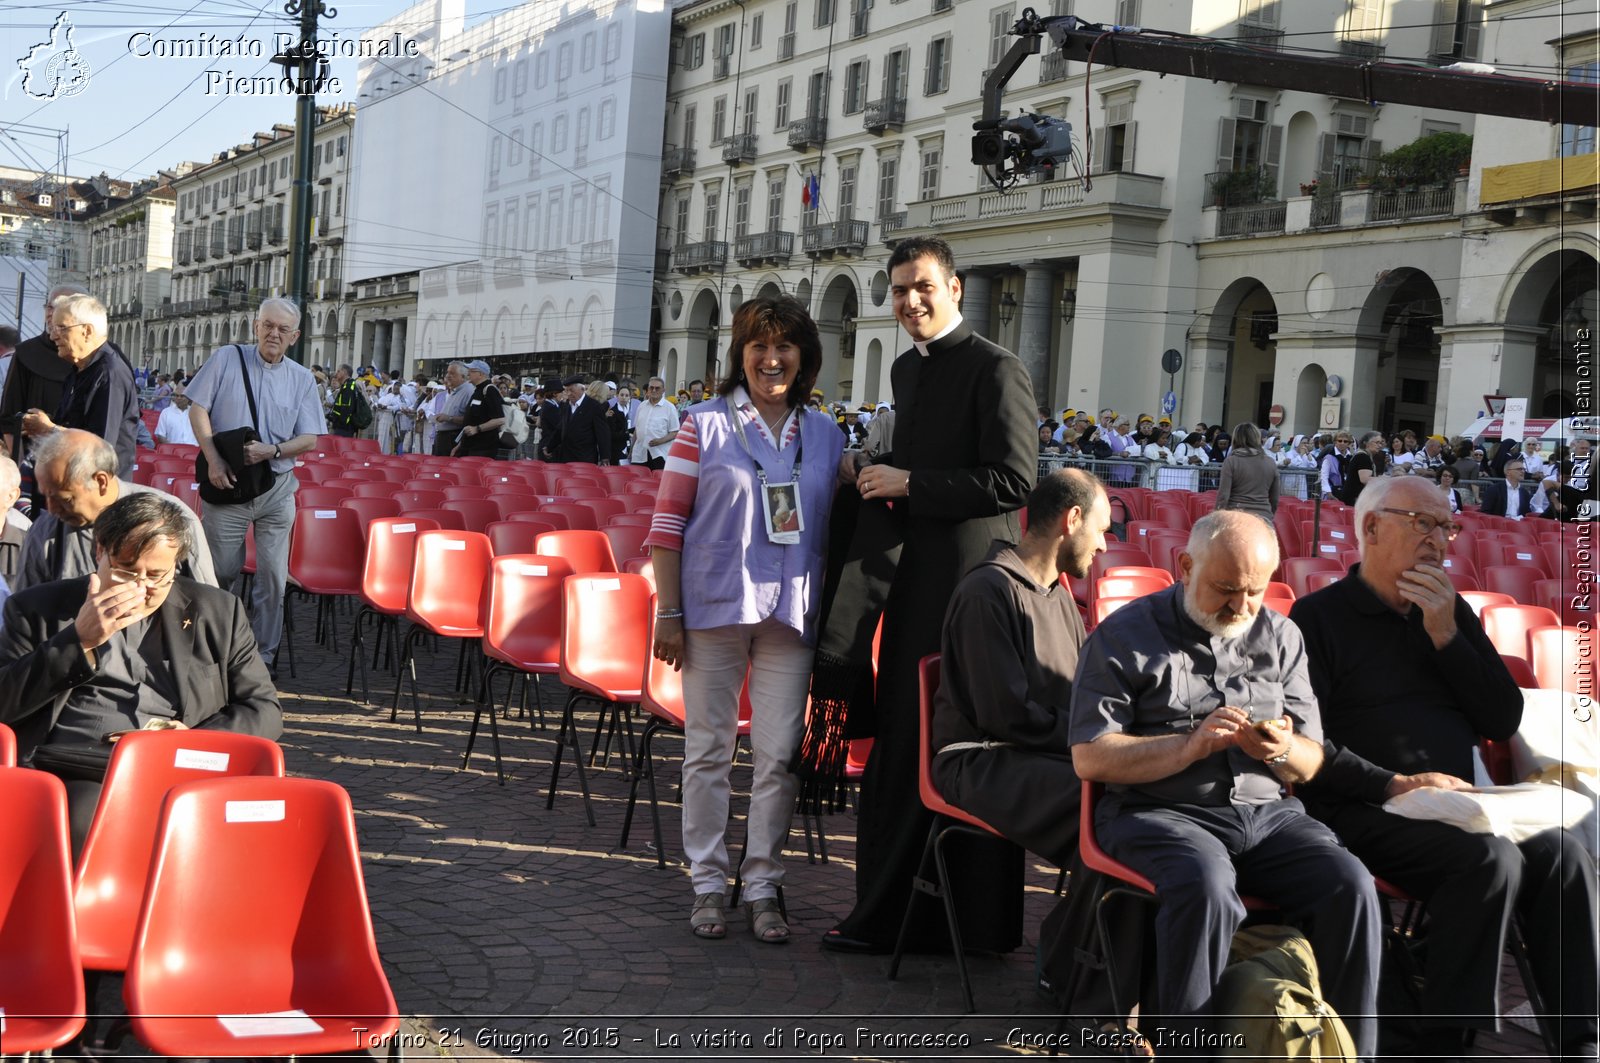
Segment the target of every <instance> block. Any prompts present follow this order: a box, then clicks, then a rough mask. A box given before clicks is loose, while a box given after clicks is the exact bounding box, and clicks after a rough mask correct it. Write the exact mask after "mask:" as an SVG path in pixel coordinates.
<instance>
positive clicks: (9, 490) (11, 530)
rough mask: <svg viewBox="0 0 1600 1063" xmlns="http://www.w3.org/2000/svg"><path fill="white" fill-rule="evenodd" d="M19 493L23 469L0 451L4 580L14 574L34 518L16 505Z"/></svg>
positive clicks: (0, 566)
mask: <svg viewBox="0 0 1600 1063" xmlns="http://www.w3.org/2000/svg"><path fill="white" fill-rule="evenodd" d="M21 497H22V472H21V470H20V469H18V468H17V463H16V462H14V461H12V460H11V459H10V458H8V457H6V456H5V455H4V454H0V509H3V510H4V511H5V517H4V519H3V520H0V576H4V577H5V579H6V582H7V583H11V582H12V581H14V580H15V579H16V578H17V565H18V564H19V562H20V561H21V558H22V544H23V542H24V540H26V539H27V536H28V529H29V528H31V527H33V521H31V520H29V519H28V518H27V517H26V516H25V515H23V513H22V511H21V510H19V509H18V508H17V499H19V498H21Z"/></svg>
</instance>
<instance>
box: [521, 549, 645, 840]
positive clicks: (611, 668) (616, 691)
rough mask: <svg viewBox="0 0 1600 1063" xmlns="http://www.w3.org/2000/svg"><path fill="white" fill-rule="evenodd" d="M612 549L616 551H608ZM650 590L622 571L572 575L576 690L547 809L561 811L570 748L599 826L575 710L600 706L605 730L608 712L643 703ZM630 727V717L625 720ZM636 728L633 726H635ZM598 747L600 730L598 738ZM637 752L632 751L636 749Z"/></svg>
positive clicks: (564, 653)
mask: <svg viewBox="0 0 1600 1063" xmlns="http://www.w3.org/2000/svg"><path fill="white" fill-rule="evenodd" d="M607 549H608V550H609V549H610V548H609V547H607ZM653 598H654V595H653V593H652V592H651V590H650V585H649V584H648V583H647V582H645V579H644V577H643V576H635V575H632V574H630V573H626V572H621V573H615V574H612V575H588V576H585V575H576V576H568V577H567V578H566V580H565V581H564V585H563V587H562V603H563V606H562V608H563V614H562V615H563V617H564V619H563V621H562V625H561V663H560V674H561V681H562V682H563V683H565V684H566V685H567V686H568V687H570V688H571V692H570V693H569V694H568V696H567V703H566V707H565V708H564V709H563V710H562V713H561V733H560V735H559V736H557V738H556V748H555V754H554V756H552V757H551V760H552V764H551V770H550V794H549V796H548V797H547V798H546V800H545V806H544V807H545V808H547V809H550V808H554V807H555V806H556V786H557V784H558V783H559V782H560V780H561V758H562V755H563V754H564V752H565V751H566V748H567V747H568V746H571V747H572V754H573V760H574V762H575V763H576V764H577V768H578V785H579V787H580V788H581V789H582V791H583V811H584V815H585V816H587V817H588V820H589V826H591V827H592V826H594V806H593V803H592V802H591V800H590V798H589V779H588V776H587V774H586V773H585V771H584V765H583V754H582V752H581V751H580V750H579V749H578V727H577V721H576V720H575V719H574V717H573V711H574V709H575V708H576V706H577V704H578V703H579V702H580V701H593V702H596V703H597V704H599V705H600V708H601V713H600V726H601V728H602V729H603V728H604V727H605V720H606V709H607V708H610V709H611V711H612V713H613V715H614V716H615V715H616V714H618V710H619V709H620V708H622V707H623V706H628V705H634V704H637V703H638V701H639V698H640V696H641V694H642V690H643V685H644V672H645V665H646V662H647V661H648V660H649V659H650V618H651V615H652V613H653V612H654V610H653V609H652V607H651V602H652V600H653ZM622 721H623V723H624V724H625V725H627V717H626V716H622ZM629 726H630V727H631V725H629ZM595 738H596V743H597V745H598V740H599V731H596V734H595ZM630 752H631V750H630Z"/></svg>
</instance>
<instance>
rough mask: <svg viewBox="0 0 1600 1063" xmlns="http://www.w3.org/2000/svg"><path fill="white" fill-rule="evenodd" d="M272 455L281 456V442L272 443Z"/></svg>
mask: <svg viewBox="0 0 1600 1063" xmlns="http://www.w3.org/2000/svg"><path fill="white" fill-rule="evenodd" d="M272 456H273V457H274V458H281V457H283V444H282V443H274V444H273V445H272Z"/></svg>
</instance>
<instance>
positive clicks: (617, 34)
mask: <svg viewBox="0 0 1600 1063" xmlns="http://www.w3.org/2000/svg"><path fill="white" fill-rule="evenodd" d="M620 58H622V27H621V26H619V25H618V24H617V23H615V22H613V23H612V24H611V25H609V26H607V27H606V37H605V59H604V61H605V62H607V63H615V62H616V61H617V60H618V59H620Z"/></svg>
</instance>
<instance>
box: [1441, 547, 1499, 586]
mask: <svg viewBox="0 0 1600 1063" xmlns="http://www.w3.org/2000/svg"><path fill="white" fill-rule="evenodd" d="M1439 567H1440V568H1442V569H1444V570H1445V572H1447V573H1449V574H1450V575H1452V576H1465V577H1467V578H1468V579H1470V580H1471V581H1472V582H1473V583H1474V584H1478V585H1481V577H1480V576H1479V575H1478V566H1477V565H1474V564H1473V563H1472V562H1471V561H1468V560H1467V559H1466V558H1463V557H1451V556H1450V555H1448V554H1446V555H1445V557H1444V558H1443V559H1442V560H1441V561H1440V562H1439ZM1489 589H1491V590H1492V589H1493V588H1489Z"/></svg>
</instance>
